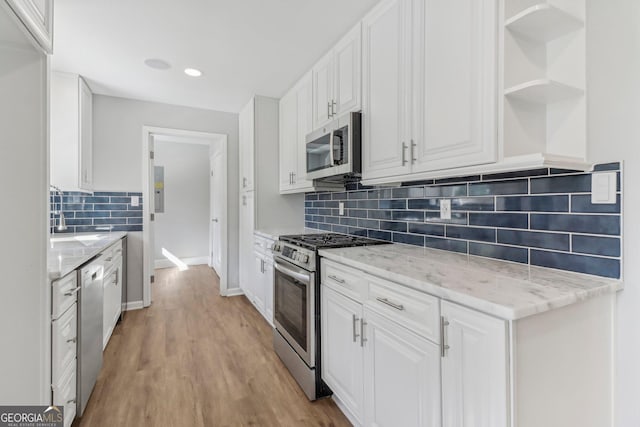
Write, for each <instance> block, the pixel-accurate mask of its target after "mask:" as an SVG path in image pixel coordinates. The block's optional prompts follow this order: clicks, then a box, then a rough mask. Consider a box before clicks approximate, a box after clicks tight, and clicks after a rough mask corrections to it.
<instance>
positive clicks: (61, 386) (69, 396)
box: [52, 358, 76, 427]
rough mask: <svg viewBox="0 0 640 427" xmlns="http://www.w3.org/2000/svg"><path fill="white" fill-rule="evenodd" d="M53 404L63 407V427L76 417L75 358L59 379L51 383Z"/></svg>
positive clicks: (67, 425) (67, 426)
mask: <svg viewBox="0 0 640 427" xmlns="http://www.w3.org/2000/svg"><path fill="white" fill-rule="evenodd" d="M52 389H53V404H54V405H55V406H62V407H64V427H69V426H70V425H71V423H73V419H74V418H75V417H76V359H75V358H74V359H73V363H71V364H69V366H68V367H67V369H66V371H65V373H64V374H63V376H62V378H61V379H60V381H59V382H58V383H56V384H54V385H53V387H52Z"/></svg>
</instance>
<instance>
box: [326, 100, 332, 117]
mask: <svg viewBox="0 0 640 427" xmlns="http://www.w3.org/2000/svg"><path fill="white" fill-rule="evenodd" d="M327 118H329V119H330V118H331V103H330V102H327Z"/></svg>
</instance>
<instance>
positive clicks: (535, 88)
mask: <svg viewBox="0 0 640 427" xmlns="http://www.w3.org/2000/svg"><path fill="white" fill-rule="evenodd" d="M583 94H584V90H582V89H579V88H577V87H573V86H569V85H566V84H564V83H560V82H556V81H554V80H550V79H538V80H531V81H528V82H525V83H522V84H519V85H515V86H512V87H510V88H508V89H505V91H504V95H505V96H507V97H509V98H515V99H520V100H522V101H527V102H533V103H536V104H551V103H553V102H557V101H562V100H564V99H569V98H576V97H579V96H582V95H583Z"/></svg>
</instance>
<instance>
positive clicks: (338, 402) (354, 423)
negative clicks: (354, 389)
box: [331, 394, 362, 427]
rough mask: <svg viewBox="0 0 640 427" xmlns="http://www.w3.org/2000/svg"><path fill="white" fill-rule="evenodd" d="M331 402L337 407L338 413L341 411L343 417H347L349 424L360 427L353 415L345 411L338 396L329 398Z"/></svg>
mask: <svg viewBox="0 0 640 427" xmlns="http://www.w3.org/2000/svg"><path fill="white" fill-rule="evenodd" d="M331 400H333V402H334V403H335V404H336V406H337V407H338V409H340V411H342V413H343V414H344V416H345V417H347V419H348V420H349V422H350V423H351V424H352V425H353V426H354V427H361V426H362V424H360V423H359V422H358V419H357V418H356V417H355V415H353V413H352V412H351V411H350V410H349V409H347V407H346V406H345V405H344V403H342V400H340V398H339V397H338V396H336V395H335V394H334V395H333V396H331Z"/></svg>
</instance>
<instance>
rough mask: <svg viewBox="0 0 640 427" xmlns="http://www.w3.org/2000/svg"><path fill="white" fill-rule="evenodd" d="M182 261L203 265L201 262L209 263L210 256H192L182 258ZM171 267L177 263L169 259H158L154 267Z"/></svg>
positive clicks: (188, 263)
mask: <svg viewBox="0 0 640 427" xmlns="http://www.w3.org/2000/svg"><path fill="white" fill-rule="evenodd" d="M180 261H182V262H184V263H185V264H187V265H201V264H206V265H209V257H208V256H206V255H205V256H198V257H191V258H180ZM170 267H175V264H174V263H172V262H171V261H169V260H168V259H157V260H155V262H154V268H170Z"/></svg>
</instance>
